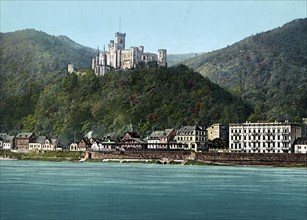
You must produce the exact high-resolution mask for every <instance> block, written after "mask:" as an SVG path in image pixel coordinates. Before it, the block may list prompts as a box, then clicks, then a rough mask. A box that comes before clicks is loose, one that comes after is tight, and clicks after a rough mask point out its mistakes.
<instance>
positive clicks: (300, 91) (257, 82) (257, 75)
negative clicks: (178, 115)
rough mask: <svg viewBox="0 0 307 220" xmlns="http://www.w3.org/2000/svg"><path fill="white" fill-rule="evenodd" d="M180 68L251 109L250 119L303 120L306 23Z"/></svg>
mask: <svg viewBox="0 0 307 220" xmlns="http://www.w3.org/2000/svg"><path fill="white" fill-rule="evenodd" d="M204 43H205V42H204ZM183 64H185V65H187V66H189V67H191V68H193V69H195V70H196V71H198V72H200V73H201V74H202V75H204V76H206V77H208V78H209V79H210V80H212V81H213V82H215V83H217V84H219V85H220V86H222V87H224V88H226V89H228V90H230V91H231V92H233V93H235V94H238V95H240V96H241V97H242V98H243V99H244V100H246V101H248V102H249V103H250V104H251V105H253V107H254V109H255V114H254V115H252V116H251V118H250V119H251V120H257V119H261V120H263V119H269V120H276V119H289V120H299V119H300V118H301V117H307V19H306V18H305V19H298V20H294V21H292V22H290V23H288V24H285V25H284V26H282V27H279V28H276V29H273V30H271V31H268V32H264V33H259V34H257V35H255V36H251V37H248V38H246V39H244V40H242V41H240V42H238V43H235V44H233V45H231V46H228V47H226V48H224V49H221V50H217V51H213V52H210V53H204V54H201V55H199V56H197V57H193V58H191V59H189V60H186V61H184V62H183Z"/></svg>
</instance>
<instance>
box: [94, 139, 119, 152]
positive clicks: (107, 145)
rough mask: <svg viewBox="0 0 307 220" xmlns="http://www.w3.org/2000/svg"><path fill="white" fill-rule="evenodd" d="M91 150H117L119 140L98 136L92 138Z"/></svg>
mask: <svg viewBox="0 0 307 220" xmlns="http://www.w3.org/2000/svg"><path fill="white" fill-rule="evenodd" d="M90 143H91V148H90V149H91V150H93V151H108V152H109V151H115V150H116V148H117V142H116V141H115V140H111V139H108V138H104V139H103V140H101V139H97V138H91V139H90Z"/></svg>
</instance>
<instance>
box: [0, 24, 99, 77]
mask: <svg viewBox="0 0 307 220" xmlns="http://www.w3.org/2000/svg"><path fill="white" fill-rule="evenodd" d="M0 42H1V44H0V51H1V53H0V60H1V74H21V73H27V74H33V73H46V72H52V71H56V70H60V69H66V68H67V64H69V63H72V64H74V65H75V66H76V67H77V68H90V65H91V59H92V57H93V56H94V55H95V51H94V50H93V49H91V48H87V47H84V46H81V45H79V44H77V43H75V42H74V41H72V40H70V39H69V38H67V37H65V36H59V37H56V36H51V35H48V34H46V33H44V32H41V31H36V30H33V29H27V30H22V31H16V32H11V33H0Z"/></svg>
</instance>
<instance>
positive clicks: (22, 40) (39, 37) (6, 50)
mask: <svg viewBox="0 0 307 220" xmlns="http://www.w3.org/2000/svg"><path fill="white" fill-rule="evenodd" d="M0 42H1V43H0V63H1V66H0V100H1V105H0V128H1V130H3V129H4V130H10V129H13V128H15V129H16V130H19V129H21V127H20V126H18V124H19V122H20V120H21V119H22V118H23V117H26V116H27V115H28V114H31V113H33V112H34V110H35V105H36V102H37V100H38V98H39V96H40V93H41V91H42V90H43V89H44V88H45V86H47V85H48V84H50V83H53V82H57V81H58V80H59V79H61V78H63V77H64V76H65V74H66V69H67V64H69V63H72V64H74V65H75V66H76V67H77V68H90V64H91V58H92V57H93V56H94V54H95V51H94V50H93V49H90V48H86V47H83V46H81V45H79V44H77V43H75V42H74V41H72V40H70V39H69V38H67V37H65V36H59V37H55V36H51V35H48V34H46V33H44V32H41V31H36V30H32V29H28V30H23V31H16V32H12V33H0Z"/></svg>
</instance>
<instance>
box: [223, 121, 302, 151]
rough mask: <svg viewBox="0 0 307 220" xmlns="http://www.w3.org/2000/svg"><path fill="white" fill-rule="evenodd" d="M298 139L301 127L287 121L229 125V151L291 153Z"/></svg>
mask: <svg viewBox="0 0 307 220" xmlns="http://www.w3.org/2000/svg"><path fill="white" fill-rule="evenodd" d="M298 137H301V125H300V124H297V123H291V122H288V121H285V122H259V123H250V122H246V123H242V124H230V125H229V151H230V152H237V153H291V152H292V146H293V144H294V141H295V140H296V139H297V138H298Z"/></svg>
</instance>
